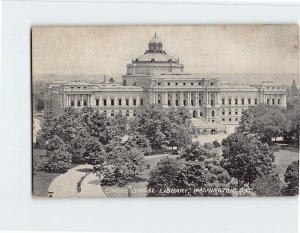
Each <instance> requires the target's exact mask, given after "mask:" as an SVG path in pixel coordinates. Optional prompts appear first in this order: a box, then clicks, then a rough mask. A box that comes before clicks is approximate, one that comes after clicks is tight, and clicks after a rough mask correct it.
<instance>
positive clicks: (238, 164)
mask: <svg viewBox="0 0 300 233" xmlns="http://www.w3.org/2000/svg"><path fill="white" fill-rule="evenodd" d="M222 145H223V155H222V157H223V159H222V161H221V165H222V167H223V168H225V169H226V170H227V171H228V173H229V175H230V176H232V177H234V178H236V179H237V181H238V189H240V188H241V187H243V186H244V185H245V184H248V185H249V186H251V184H252V183H253V182H254V181H255V180H256V179H257V178H258V177H261V176H263V175H268V174H270V173H271V172H272V169H273V161H274V154H273V152H272V151H271V150H270V149H269V146H268V144H263V143H261V142H260V141H259V140H258V139H257V138H256V137H255V136H249V135H244V134H242V133H234V134H231V135H229V136H228V137H226V138H225V139H223V141H222Z"/></svg>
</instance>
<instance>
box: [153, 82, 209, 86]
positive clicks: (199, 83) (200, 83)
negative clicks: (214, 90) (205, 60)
mask: <svg viewBox="0 0 300 233" xmlns="http://www.w3.org/2000/svg"><path fill="white" fill-rule="evenodd" d="M161 84H162V83H160V82H159V83H157V85H158V86H160V85H161ZM171 84H173V83H167V85H168V86H171ZM174 84H175V86H178V85H179V83H177V82H176V83H174ZM187 84H190V85H191V86H194V84H195V85H197V84H198V86H201V85H203V83H202V82H198V83H193V82H191V83H182V85H183V86H186V85H187ZM210 85H211V86H213V85H214V83H213V82H211V83H210Z"/></svg>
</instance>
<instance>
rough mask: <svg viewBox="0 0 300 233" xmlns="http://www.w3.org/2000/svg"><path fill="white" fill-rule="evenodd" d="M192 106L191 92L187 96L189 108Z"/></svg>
mask: <svg viewBox="0 0 300 233" xmlns="http://www.w3.org/2000/svg"><path fill="white" fill-rule="evenodd" d="M190 106H191V92H190V91H189V92H188V94H187V107H190Z"/></svg>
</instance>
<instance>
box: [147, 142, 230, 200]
mask: <svg viewBox="0 0 300 233" xmlns="http://www.w3.org/2000/svg"><path fill="white" fill-rule="evenodd" d="M230 182H231V177H230V176H229V174H228V173H227V171H226V170H225V169H223V168H222V167H221V166H220V160H219V158H218V157H217V155H216V154H215V153H212V152H210V151H207V150H206V149H205V148H203V147H202V146H201V145H200V144H199V143H193V144H192V145H190V146H188V147H187V148H186V149H185V150H184V151H183V152H182V154H181V156H180V158H179V159H173V158H169V157H167V158H164V159H162V160H160V161H159V163H158V165H157V167H156V168H154V169H153V170H152V171H151V172H150V179H149V182H148V186H147V187H148V188H150V189H153V191H154V192H150V193H149V196H226V195H230V194H227V193H225V192H204V191H198V192H195V190H197V189H201V188H207V189H214V188H229V187H230V184H231V183H230ZM168 188H169V189H183V190H186V191H185V192H181V193H176V192H175V193H172V192H161V190H165V189H168Z"/></svg>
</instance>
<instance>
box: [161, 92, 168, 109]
mask: <svg viewBox="0 0 300 233" xmlns="http://www.w3.org/2000/svg"><path fill="white" fill-rule="evenodd" d="M162 101H163V103H162V104H163V107H168V92H167V91H165V92H163V93H162Z"/></svg>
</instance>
